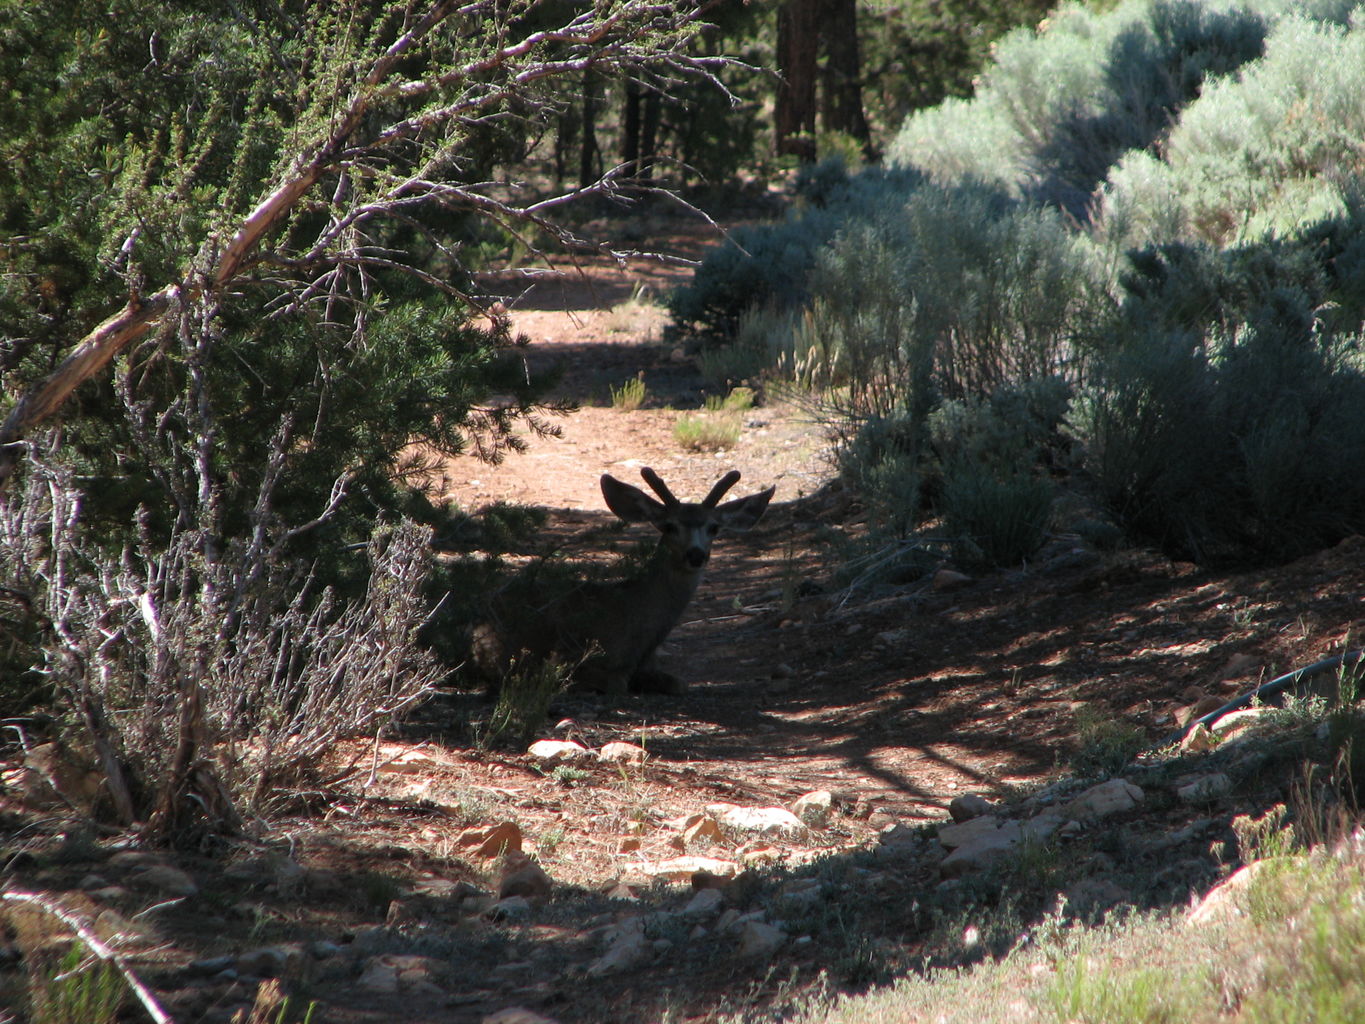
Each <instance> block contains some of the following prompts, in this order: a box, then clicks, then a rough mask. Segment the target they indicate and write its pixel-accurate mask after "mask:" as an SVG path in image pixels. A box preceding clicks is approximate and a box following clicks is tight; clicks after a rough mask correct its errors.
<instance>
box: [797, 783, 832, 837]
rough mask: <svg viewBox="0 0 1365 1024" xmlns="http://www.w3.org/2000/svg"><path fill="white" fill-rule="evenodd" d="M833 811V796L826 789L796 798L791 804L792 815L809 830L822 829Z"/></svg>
mask: <svg viewBox="0 0 1365 1024" xmlns="http://www.w3.org/2000/svg"><path fill="white" fill-rule="evenodd" d="M833 809H834V794H833V793H831V792H830V791H829V790H827V789H817V790H814V791H813V792H810V793H806V794H805V795H804V796H800V797H797V799H796V803H794V804H792V813H793V814H795V815H796V816H797V817H798V818H800V819H801V821H803V822H804V823H805V824H807V825H809V826H810V827H811V828H823V827H824V826H825V824H826V823H828V821H829V816H830V812H831V811H833Z"/></svg>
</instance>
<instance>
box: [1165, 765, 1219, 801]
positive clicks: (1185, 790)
mask: <svg viewBox="0 0 1365 1024" xmlns="http://www.w3.org/2000/svg"><path fill="white" fill-rule="evenodd" d="M1231 792H1232V780H1231V779H1230V778H1228V777H1227V776H1226V775H1224V774H1223V773H1222V772H1215V773H1214V774H1212V775H1201V776H1200V777H1199V778H1197V779H1194V780H1193V781H1191V782H1187V783H1185V784H1184V785H1183V786H1180V787H1178V788H1177V789H1176V791H1175V795H1176V796H1178V797H1179V798H1180V799H1181V800H1182V801H1184V802H1185V803H1187V804H1203V803H1210V802H1212V801H1214V800H1217V799H1218V798H1219V797H1223V796H1227V795H1228V794H1229V793H1231Z"/></svg>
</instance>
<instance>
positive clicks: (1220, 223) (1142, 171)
mask: <svg viewBox="0 0 1365 1024" xmlns="http://www.w3.org/2000/svg"><path fill="white" fill-rule="evenodd" d="M1344 13H1345V11H1344V9H1343V8H1341V6H1340V5H1328V10H1326V11H1325V12H1324V13H1323V15H1322V17H1321V18H1320V19H1314V18H1310V17H1306V16H1296V17H1285V18H1281V19H1280V20H1279V21H1278V22H1277V23H1276V24H1275V26H1274V28H1273V30H1272V31H1271V32H1270V34H1269V36H1268V38H1267V40H1266V46H1265V56H1264V58H1263V59H1261V60H1259V61H1256V62H1254V63H1252V64H1249V65H1247V66H1246V67H1245V68H1243V69H1242V71H1241V73H1240V74H1238V75H1237V76H1236V77H1231V76H1225V77H1222V78H1215V79H1213V80H1211V81H1210V82H1208V83H1207V84H1206V86H1205V88H1204V89H1203V90H1202V92H1201V94H1200V97H1199V99H1197V100H1195V101H1194V102H1193V103H1191V104H1190V105H1189V107H1188V108H1187V109H1186V110H1185V111H1184V112H1183V114H1182V116H1181V117H1180V119H1179V121H1178V123H1176V124H1175V125H1174V126H1173V127H1172V129H1171V131H1170V134H1169V138H1168V139H1167V140H1166V142H1165V144H1164V145H1163V147H1162V149H1161V153H1160V157H1159V158H1158V157H1157V156H1156V155H1154V154H1151V153H1133V154H1130V156H1129V157H1128V158H1127V159H1125V160H1124V161H1122V162H1121V164H1120V165H1119V166H1118V167H1117V168H1116V169H1115V171H1114V173H1113V175H1112V176H1111V179H1110V181H1109V183H1108V185H1107V186H1106V188H1105V191H1104V197H1103V205H1102V213H1101V221H1102V222H1103V223H1104V225H1105V230H1106V231H1107V232H1108V233H1109V234H1110V235H1111V236H1112V237H1113V238H1115V239H1116V240H1117V241H1118V242H1119V244H1122V245H1126V246H1134V245H1140V244H1145V243H1147V242H1149V241H1154V240H1171V239H1185V240H1201V241H1206V242H1210V243H1213V244H1216V245H1224V244H1228V243H1231V242H1237V241H1245V240H1258V239H1260V238H1262V237H1264V236H1266V235H1285V234H1289V233H1292V232H1294V231H1295V230H1297V229H1299V228H1301V227H1302V226H1303V225H1306V224H1311V223H1313V222H1314V221H1318V220H1322V219H1324V218H1328V217H1332V216H1336V215H1340V214H1342V213H1343V212H1344V211H1345V210H1346V208H1347V207H1348V205H1349V196H1350V194H1351V192H1352V191H1353V190H1354V189H1355V188H1356V187H1357V186H1356V185H1355V184H1354V181H1355V179H1358V177H1359V174H1360V170H1361V165H1360V151H1359V139H1360V138H1361V137H1362V135H1365V80H1362V76H1361V75H1360V68H1361V67H1362V65H1363V64H1365V32H1362V30H1361V29H1360V28H1357V27H1354V25H1347V24H1343V23H1339V22H1344V20H1345V19H1344V18H1343V15H1344Z"/></svg>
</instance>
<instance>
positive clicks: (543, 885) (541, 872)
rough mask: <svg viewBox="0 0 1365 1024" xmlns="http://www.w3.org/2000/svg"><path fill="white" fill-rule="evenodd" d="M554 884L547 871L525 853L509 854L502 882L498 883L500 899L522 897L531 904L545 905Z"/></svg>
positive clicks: (504, 866)
mask: <svg viewBox="0 0 1365 1024" xmlns="http://www.w3.org/2000/svg"><path fill="white" fill-rule="evenodd" d="M553 888H554V883H553V882H552V881H551V880H550V876H549V875H547V874H546V873H545V869H544V868H542V867H541V866H540V865H539V864H537V863H536V862H535V861H533V860H532V859H531V858H530V857H528V856H526V855H525V854H524V853H509V854H508V855H507V862H506V863H505V864H504V865H503V872H502V880H501V881H499V882H498V899H500V900H506V899H507V898H508V897H509V896H522V897H525V898H526V899H527V900H528V901H530V902H531V903H543V902H544V901H545V900H547V899H549V898H550V892H551V891H552V890H553Z"/></svg>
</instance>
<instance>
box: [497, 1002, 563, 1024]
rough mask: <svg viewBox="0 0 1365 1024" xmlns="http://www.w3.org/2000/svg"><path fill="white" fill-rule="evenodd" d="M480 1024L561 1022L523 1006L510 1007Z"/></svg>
mask: <svg viewBox="0 0 1365 1024" xmlns="http://www.w3.org/2000/svg"><path fill="white" fill-rule="evenodd" d="M480 1024H559V1021H557V1020H555V1019H554V1018H553V1017H545V1016H542V1015H541V1014H539V1013H533V1012H531V1011H530V1010H528V1009H526V1008H525V1007H523V1006H509V1007H508V1008H507V1009H505V1010H499V1011H498V1012H497V1013H490V1014H489V1015H488V1016H486V1017H484V1018H483V1020H482V1021H481V1022H480Z"/></svg>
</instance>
